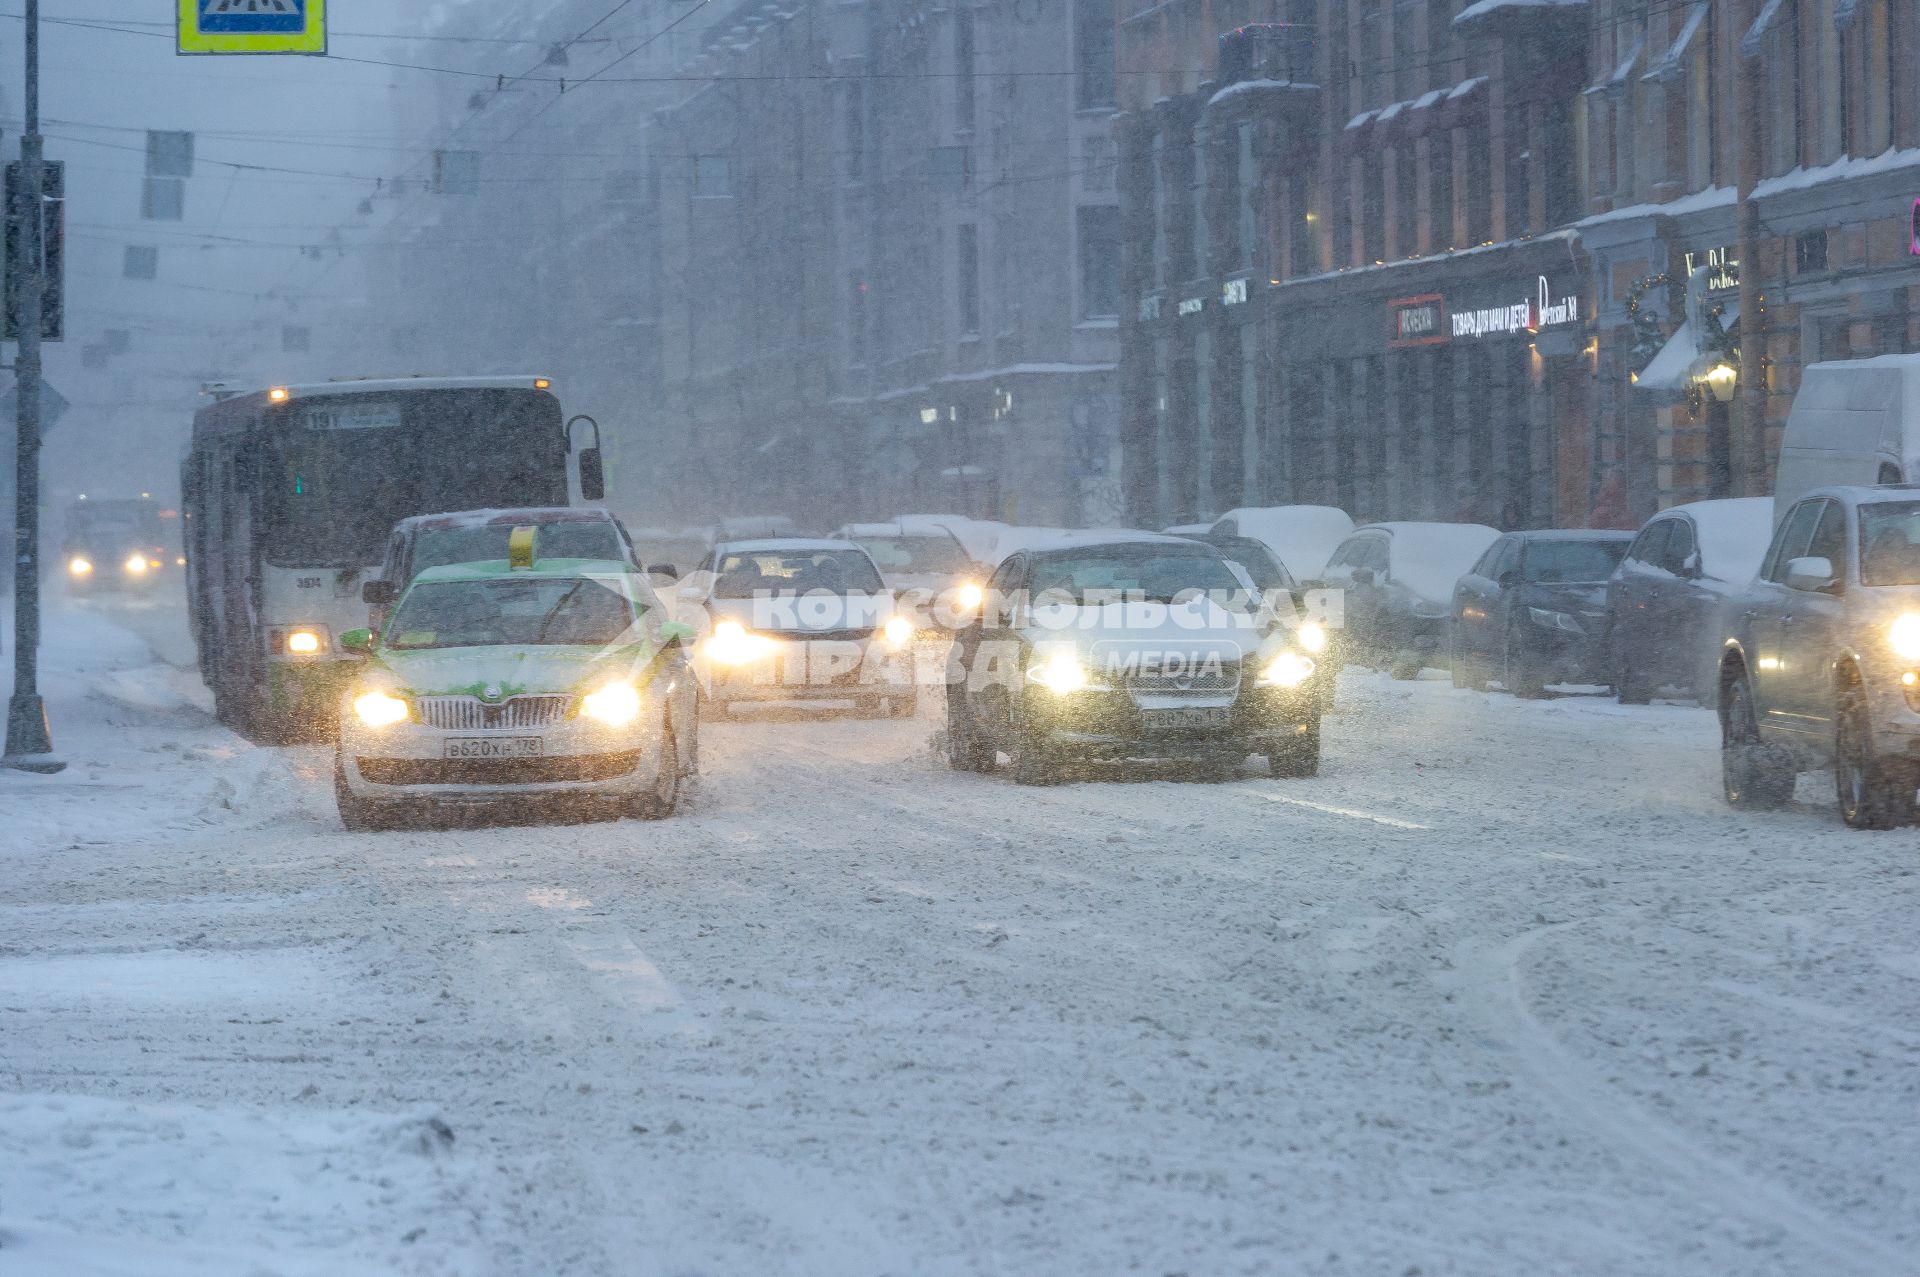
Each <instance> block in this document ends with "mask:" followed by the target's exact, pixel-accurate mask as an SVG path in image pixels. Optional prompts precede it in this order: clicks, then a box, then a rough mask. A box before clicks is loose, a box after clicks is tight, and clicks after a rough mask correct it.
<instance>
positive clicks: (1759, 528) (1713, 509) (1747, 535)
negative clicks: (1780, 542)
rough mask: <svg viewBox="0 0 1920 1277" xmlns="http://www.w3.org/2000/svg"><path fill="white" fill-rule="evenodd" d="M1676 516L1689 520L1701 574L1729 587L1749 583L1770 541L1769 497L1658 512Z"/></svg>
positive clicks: (1717, 500)
mask: <svg viewBox="0 0 1920 1277" xmlns="http://www.w3.org/2000/svg"><path fill="white" fill-rule="evenodd" d="M1676 512H1677V513H1680V514H1684V515H1686V516H1687V517H1688V518H1690V519H1692V520H1693V526H1694V529H1695V531H1696V532H1697V533H1698V537H1699V542H1700V567H1701V570H1702V571H1704V572H1706V573H1707V575H1709V576H1712V577H1717V578H1719V579H1720V580H1722V581H1724V582H1726V583H1727V584H1728V585H1732V586H1744V585H1746V584H1747V582H1749V581H1751V580H1753V578H1754V574H1755V573H1757V572H1759V571H1760V560H1761V559H1763V558H1765V557H1766V554H1767V545H1768V543H1769V542H1771V541H1772V540H1773V498H1772V497H1717V498H1715V499H1713V500H1710V501H1689V502H1687V503H1686V504H1685V505H1677V506H1674V507H1673V508H1672V509H1671V510H1666V511H1662V513H1664V514H1672V513H1676ZM1654 517H1655V518H1658V517H1659V516H1658V515H1656V516H1654ZM1651 521H1652V520H1649V522H1651Z"/></svg>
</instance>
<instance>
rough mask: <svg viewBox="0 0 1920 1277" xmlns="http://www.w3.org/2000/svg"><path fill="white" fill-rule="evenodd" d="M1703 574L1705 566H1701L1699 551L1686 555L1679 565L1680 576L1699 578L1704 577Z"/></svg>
mask: <svg viewBox="0 0 1920 1277" xmlns="http://www.w3.org/2000/svg"><path fill="white" fill-rule="evenodd" d="M1705 573H1706V568H1705V565H1704V564H1702V563H1701V561H1700V551H1698V550H1695V551H1693V552H1692V553H1691V554H1689V555H1687V557H1686V559H1685V560H1684V561H1683V562H1682V563H1681V564H1680V575H1681V576H1684V577H1700V576H1703V575H1705Z"/></svg>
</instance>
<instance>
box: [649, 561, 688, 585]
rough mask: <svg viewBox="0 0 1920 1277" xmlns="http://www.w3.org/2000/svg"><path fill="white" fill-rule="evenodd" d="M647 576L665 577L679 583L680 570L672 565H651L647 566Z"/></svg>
mask: <svg viewBox="0 0 1920 1277" xmlns="http://www.w3.org/2000/svg"><path fill="white" fill-rule="evenodd" d="M647 575H648V576H664V577H666V578H667V580H669V581H678V580H679V579H680V569H679V568H677V567H675V566H673V564H671V563H649V564H648V565H647Z"/></svg>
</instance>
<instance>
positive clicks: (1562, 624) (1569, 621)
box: [1527, 607, 1587, 634]
mask: <svg viewBox="0 0 1920 1277" xmlns="http://www.w3.org/2000/svg"><path fill="white" fill-rule="evenodd" d="M1527 615H1528V616H1530V617H1532V618H1533V623H1534V624H1535V625H1539V626H1544V627H1545V628H1547V629H1549V630H1565V631H1566V632H1567V633H1569V634H1585V633H1586V632H1587V630H1586V627H1585V626H1583V625H1581V624H1580V622H1579V621H1578V620H1576V619H1575V618H1574V617H1573V616H1572V615H1571V614H1570V613H1567V612H1556V611H1554V610H1553V609H1552V608H1545V607H1530V608H1528V609H1527Z"/></svg>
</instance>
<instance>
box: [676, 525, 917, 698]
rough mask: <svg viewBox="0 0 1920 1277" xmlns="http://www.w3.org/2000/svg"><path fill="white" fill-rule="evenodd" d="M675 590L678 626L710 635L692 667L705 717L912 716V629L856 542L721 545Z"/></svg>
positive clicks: (781, 541)
mask: <svg viewBox="0 0 1920 1277" xmlns="http://www.w3.org/2000/svg"><path fill="white" fill-rule="evenodd" d="M678 593H679V596H680V604H681V610H680V613H679V615H680V617H681V619H682V620H688V621H690V622H693V623H694V624H695V625H696V627H697V628H700V629H702V630H703V631H704V632H705V637H704V638H703V639H702V640H701V641H700V643H699V644H698V646H697V648H696V649H695V660H694V666H695V669H696V671H697V672H698V673H699V675H700V680H701V683H702V686H703V688H704V691H705V698H706V699H705V702H704V703H705V705H706V707H707V708H708V709H709V710H712V711H718V712H725V711H727V710H730V709H731V708H732V707H733V706H735V705H739V704H743V703H749V702H766V701H814V702H818V701H839V702H848V701H850V702H852V703H853V704H854V705H855V707H856V708H858V709H861V710H864V711H866V712H869V713H885V714H887V715H889V716H892V717H895V718H905V717H910V716H911V715H912V714H913V711H914V703H915V696H916V687H915V682H914V670H913V652H912V643H913V624H912V622H911V621H909V620H908V619H907V618H906V617H905V616H901V615H898V614H896V612H895V610H894V604H893V595H892V593H891V592H890V591H888V589H887V588H886V586H885V584H884V583H883V582H882V581H881V579H880V569H879V568H878V567H876V566H874V562H873V558H872V556H870V555H869V554H868V553H867V552H866V551H865V550H863V549H861V548H860V547H859V546H857V545H855V544H854V543H853V542H851V541H836V540H810V539H805V538H799V537H769V538H760V539H756V540H749V541H725V542H722V543H720V544H719V545H717V546H715V547H714V548H713V553H712V555H711V556H710V557H709V558H708V560H707V563H706V565H705V567H704V568H703V569H702V570H701V571H699V572H697V573H695V574H694V575H693V576H692V577H691V578H689V579H688V581H687V582H686V583H685V584H683V585H682V586H681V588H680V590H679V591H678Z"/></svg>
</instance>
